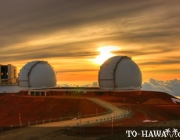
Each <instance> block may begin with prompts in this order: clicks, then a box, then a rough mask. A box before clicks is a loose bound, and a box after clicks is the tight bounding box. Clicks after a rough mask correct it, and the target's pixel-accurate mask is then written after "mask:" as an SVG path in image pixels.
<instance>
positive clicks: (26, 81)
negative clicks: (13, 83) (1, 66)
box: [18, 61, 56, 89]
mask: <svg viewBox="0 0 180 140" xmlns="http://www.w3.org/2000/svg"><path fill="white" fill-rule="evenodd" d="M18 80H19V86H20V87H21V88H22V89H29V88H30V89H33V88H50V87H55V85H56V74H55V72H54V70H53V68H52V67H51V65H50V64H49V63H48V62H47V61H32V62H28V63H27V64H26V65H25V66H23V67H22V69H21V70H20V73H19V75H18Z"/></svg>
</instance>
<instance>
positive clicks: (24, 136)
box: [0, 98, 130, 140]
mask: <svg viewBox="0 0 180 140" xmlns="http://www.w3.org/2000/svg"><path fill="white" fill-rule="evenodd" d="M89 100H92V101H93V102H95V103H97V104H99V105H101V106H103V107H105V108H107V109H108V110H111V111H110V113H109V114H105V115H101V116H96V117H88V118H82V119H74V120H67V121H61V122H54V123H47V124H41V125H34V126H30V127H27V128H21V129H16V130H11V131H6V132H2V133H0V139H1V140H50V139H53V140H59V139H66V140H74V139H75V140H82V139H97V138H98V137H71V136H67V135H64V134H63V132H62V127H68V126H70V127H71V126H79V127H80V126H82V125H91V124H97V123H99V122H106V121H112V120H111V117H112V116H113V119H121V118H124V117H126V116H127V115H128V114H129V113H130V112H128V111H127V110H125V109H120V108H118V107H116V106H113V105H112V104H110V103H108V102H105V101H102V100H100V99H97V98H89Z"/></svg>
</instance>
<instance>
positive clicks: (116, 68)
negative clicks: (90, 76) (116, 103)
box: [98, 56, 142, 90]
mask: <svg viewBox="0 0 180 140" xmlns="http://www.w3.org/2000/svg"><path fill="white" fill-rule="evenodd" d="M98 81H99V86H100V88H101V89H109V90H131V89H132V90H139V89H141V83H142V74H141V71H140V69H139V67H138V65H137V64H136V63H135V62H134V61H132V60H131V58H129V57H127V56H114V57H111V58H109V59H108V60H106V61H105V62H104V63H103V64H102V65H101V67H100V71H99V75H98Z"/></svg>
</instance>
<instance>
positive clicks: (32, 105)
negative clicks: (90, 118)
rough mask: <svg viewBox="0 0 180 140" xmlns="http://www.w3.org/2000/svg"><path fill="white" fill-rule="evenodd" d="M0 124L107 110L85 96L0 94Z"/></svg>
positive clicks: (8, 124)
mask: <svg viewBox="0 0 180 140" xmlns="http://www.w3.org/2000/svg"><path fill="white" fill-rule="evenodd" d="M0 111H1V112H0V126H10V125H18V124H19V114H20V118H21V122H22V123H27V122H32V121H36V120H38V121H39V120H41V121H42V120H47V121H48V120H49V119H51V120H52V119H56V118H57V119H58V120H59V119H60V117H67V118H66V119H73V118H77V117H78V113H80V112H81V117H83V116H85V115H90V114H96V111H97V113H102V112H105V111H107V110H106V109H104V108H103V107H101V106H99V105H97V104H95V103H94V102H92V101H90V100H87V99H85V98H67V97H66V98H65V97H31V96H15V95H3V96H0Z"/></svg>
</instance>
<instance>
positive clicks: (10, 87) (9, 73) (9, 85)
mask: <svg viewBox="0 0 180 140" xmlns="http://www.w3.org/2000/svg"><path fill="white" fill-rule="evenodd" d="M0 74H1V75H0V93H17V92H19V91H20V89H19V87H18V83H17V68H16V67H15V66H13V65H11V64H7V65H0Z"/></svg>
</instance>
